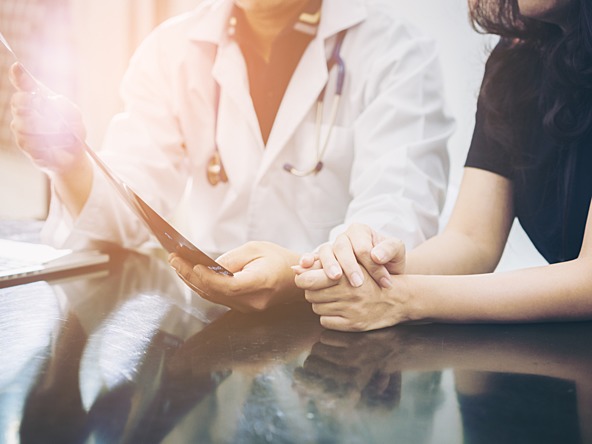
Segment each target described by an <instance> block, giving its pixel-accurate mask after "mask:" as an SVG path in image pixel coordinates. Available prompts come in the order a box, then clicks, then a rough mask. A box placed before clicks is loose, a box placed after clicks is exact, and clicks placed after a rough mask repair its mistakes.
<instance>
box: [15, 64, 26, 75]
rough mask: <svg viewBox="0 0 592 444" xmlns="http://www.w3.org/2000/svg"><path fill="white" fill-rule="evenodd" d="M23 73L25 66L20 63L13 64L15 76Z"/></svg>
mask: <svg viewBox="0 0 592 444" xmlns="http://www.w3.org/2000/svg"><path fill="white" fill-rule="evenodd" d="M24 73H25V68H24V67H23V65H21V64H20V63H16V64H15V66H14V74H15V75H16V76H17V77H20V76H22V75H23V74H24Z"/></svg>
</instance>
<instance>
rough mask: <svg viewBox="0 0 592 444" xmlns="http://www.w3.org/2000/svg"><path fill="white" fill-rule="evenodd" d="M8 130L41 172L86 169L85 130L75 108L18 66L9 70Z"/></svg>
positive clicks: (16, 64) (13, 66) (15, 65)
mask: <svg viewBox="0 0 592 444" xmlns="http://www.w3.org/2000/svg"><path fill="white" fill-rule="evenodd" d="M10 81H11V82H12V84H13V85H14V87H15V88H16V92H14V94H13V95H12V99H11V110H12V117H13V120H12V123H11V129H12V132H13V134H14V137H15V140H16V143H17V145H18V146H19V148H20V149H21V150H22V151H24V152H25V154H27V155H28V156H29V157H30V158H31V159H32V160H33V162H34V163H35V164H36V165H37V166H38V167H39V168H41V169H43V170H45V171H46V172H50V173H58V174H60V173H64V172H68V171H71V170H73V169H77V168H79V167H80V166H81V165H84V166H85V167H86V164H85V163H86V162H88V159H87V158H86V155H85V153H84V150H83V148H82V144H81V143H80V141H82V140H84V139H85V137H86V131H85V128H84V124H83V122H82V117H81V115H80V112H79V110H78V108H77V107H76V106H75V105H74V104H72V103H71V102H70V101H68V100H67V99H66V98H65V97H63V96H61V95H58V94H55V93H54V92H52V91H51V90H49V89H48V88H47V87H46V86H45V85H43V84H42V83H41V82H39V81H37V80H36V79H35V78H33V77H32V76H31V74H29V73H28V72H27V71H26V70H25V69H24V68H23V66H22V65H21V64H20V63H15V64H13V65H12V67H11V69H10Z"/></svg>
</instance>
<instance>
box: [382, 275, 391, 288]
mask: <svg viewBox="0 0 592 444" xmlns="http://www.w3.org/2000/svg"><path fill="white" fill-rule="evenodd" d="M379 283H380V286H381V287H382V288H391V287H392V286H393V284H392V282H391V280H390V278H387V277H386V276H385V277H382V278H380V280H379Z"/></svg>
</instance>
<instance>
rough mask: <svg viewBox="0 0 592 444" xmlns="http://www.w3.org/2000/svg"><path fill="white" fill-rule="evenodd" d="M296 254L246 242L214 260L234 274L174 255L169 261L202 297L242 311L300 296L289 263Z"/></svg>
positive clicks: (288, 300) (271, 245)
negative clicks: (221, 271) (192, 262)
mask: <svg viewBox="0 0 592 444" xmlns="http://www.w3.org/2000/svg"><path fill="white" fill-rule="evenodd" d="M298 257H299V255H298V253H295V252H292V251H290V250H287V249H285V248H283V247H280V246H278V245H276V244H273V243H271V242H248V243H246V244H245V245H243V246H241V247H239V248H236V249H234V250H231V251H229V252H228V253H225V254H223V255H222V256H220V257H219V258H218V259H216V262H218V263H219V264H220V265H222V266H223V267H224V268H226V269H227V270H229V271H231V272H232V273H233V274H234V276H232V277H231V276H226V275H222V274H219V273H216V272H215V271H212V270H210V269H209V268H207V267H205V266H203V265H196V266H193V265H192V264H191V263H189V262H188V261H186V260H184V259H183V258H181V257H180V256H178V255H176V254H171V255H170V256H169V263H170V264H171V266H172V267H173V268H174V269H175V270H176V271H177V274H178V275H179V276H180V277H181V279H183V280H184V281H185V283H186V284H187V285H188V286H189V287H190V288H191V289H192V290H194V291H195V292H196V293H198V294H199V295H200V296H202V297H203V298H204V299H207V300H209V301H212V302H214V303H217V304H222V305H226V306H227V307H230V308H233V309H236V310H239V311H242V312H250V311H262V310H265V309H266V308H269V307H271V306H273V305H277V304H283V303H288V302H293V301H295V300H297V299H298V298H302V297H303V293H304V292H303V291H302V290H300V289H299V288H297V287H296V285H295V283H294V272H293V271H292V269H291V266H293V265H294V264H296V263H297V262H298Z"/></svg>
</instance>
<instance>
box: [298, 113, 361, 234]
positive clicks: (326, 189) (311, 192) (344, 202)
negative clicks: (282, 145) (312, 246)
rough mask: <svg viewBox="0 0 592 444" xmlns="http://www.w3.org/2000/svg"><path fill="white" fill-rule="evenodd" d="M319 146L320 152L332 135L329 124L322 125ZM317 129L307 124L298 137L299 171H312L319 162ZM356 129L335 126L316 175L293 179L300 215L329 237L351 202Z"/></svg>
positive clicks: (342, 219) (308, 224)
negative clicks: (321, 164)
mask: <svg viewBox="0 0 592 444" xmlns="http://www.w3.org/2000/svg"><path fill="white" fill-rule="evenodd" d="M320 129H321V131H320V137H319V143H318V145H320V146H319V148H318V149H320V150H322V149H323V144H324V142H325V140H326V138H327V134H328V132H329V129H330V128H329V125H328V124H324V125H321V128H320ZM316 141H317V130H316V125H315V124H313V123H307V124H304V125H303V127H302V128H301V131H300V132H299V134H298V136H297V137H295V146H294V151H293V152H294V153H295V158H296V159H297V160H296V162H294V165H295V166H296V167H297V168H303V169H305V168H312V167H313V166H314V164H315V162H316V159H317V151H316V150H317V143H316ZM353 147H354V144H353V130H352V129H351V128H346V127H339V126H334V127H333V129H332V130H331V134H330V138H329V143H328V144H327V147H326V150H325V151H324V153H323V155H322V157H321V162H322V163H323V167H322V169H321V170H320V171H319V172H318V173H317V174H310V175H308V176H305V177H295V176H294V177H293V182H296V184H295V185H294V186H295V189H296V190H298V193H297V196H298V198H297V202H298V208H297V212H298V214H299V216H300V218H301V219H302V220H303V221H305V223H306V224H307V226H308V227H309V228H310V229H311V230H318V231H320V232H319V233H317V234H318V236H320V237H321V238H326V236H327V235H328V233H329V231H330V230H331V228H333V227H334V226H336V225H339V224H341V223H343V221H344V219H345V215H346V212H347V207H348V205H349V202H350V201H351V196H350V192H349V181H350V175H351V167H352V162H353V158H354V148H353Z"/></svg>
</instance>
